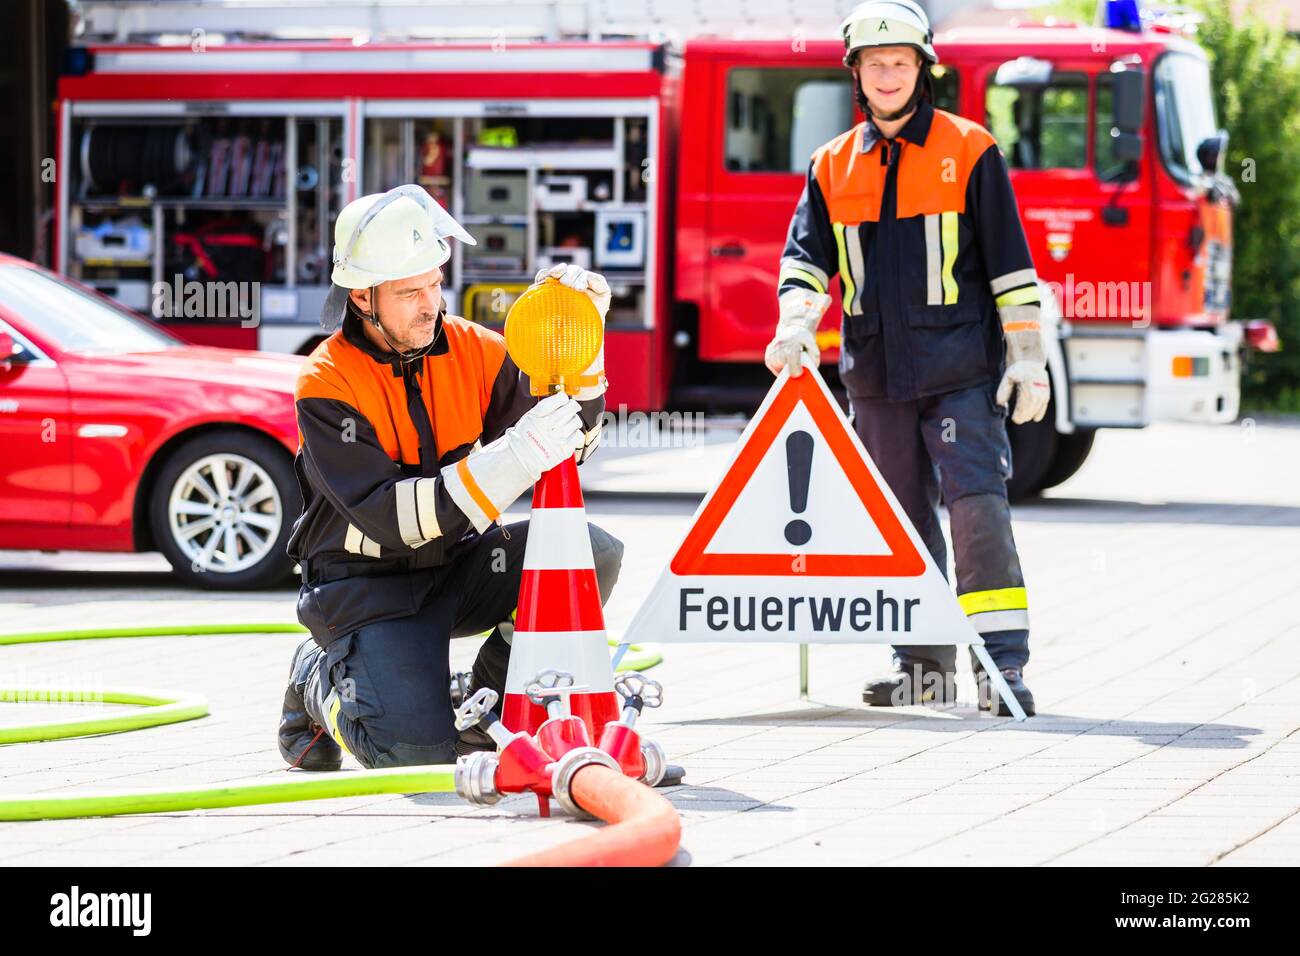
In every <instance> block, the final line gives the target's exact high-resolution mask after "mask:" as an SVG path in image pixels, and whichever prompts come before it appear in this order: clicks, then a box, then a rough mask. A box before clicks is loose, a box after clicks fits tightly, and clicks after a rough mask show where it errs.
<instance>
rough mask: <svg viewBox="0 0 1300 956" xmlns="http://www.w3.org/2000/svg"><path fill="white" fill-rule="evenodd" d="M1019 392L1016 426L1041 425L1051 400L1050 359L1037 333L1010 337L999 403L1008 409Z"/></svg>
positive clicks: (1014, 418)
mask: <svg viewBox="0 0 1300 956" xmlns="http://www.w3.org/2000/svg"><path fill="white" fill-rule="evenodd" d="M1013 387H1014V388H1015V390H1016V404H1015V407H1014V408H1013V409H1012V412H1011V420H1012V421H1013V422H1015V423H1016V424H1017V425H1023V424H1024V423H1025V422H1029V421H1034V422H1038V421H1042V420H1043V416H1044V415H1046V414H1047V402H1048V399H1050V398H1051V397H1052V389H1051V386H1050V385H1049V384H1048V382H1047V359H1046V358H1045V357H1044V355H1043V337H1042V333H1040V332H1039V331H1038V329H1032V330H1027V331H1023V332H1008V333H1007V370H1006V372H1004V373H1003V375H1002V381H1001V382H999V383H998V393H997V403H998V404H999V405H1005V404H1007V402H1008V401H1009V400H1010V398H1011V389H1012V388H1013Z"/></svg>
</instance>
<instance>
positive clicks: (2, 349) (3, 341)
mask: <svg viewBox="0 0 1300 956" xmlns="http://www.w3.org/2000/svg"><path fill="white" fill-rule="evenodd" d="M20 360H21V358H20V353H19V350H18V343H17V342H15V341H14V337H13V336H12V335H10V334H9V333H8V332H6V331H4V330H3V329H0V372H7V371H9V370H10V369H11V368H13V367H14V362H17V361H20Z"/></svg>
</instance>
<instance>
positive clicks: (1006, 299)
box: [997, 285, 1038, 308]
mask: <svg viewBox="0 0 1300 956" xmlns="http://www.w3.org/2000/svg"><path fill="white" fill-rule="evenodd" d="M1037 301H1038V286H1036V285H1027V286H1025V287H1024V288H1023V289H1012V290H1011V291H1010V292H1003V293H1002V294H1001V295H1000V296H998V297H997V305H998V308H1002V307H1003V306H1007V305H1026V304H1028V303H1030V302H1037Z"/></svg>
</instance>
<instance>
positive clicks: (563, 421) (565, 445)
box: [442, 392, 583, 531]
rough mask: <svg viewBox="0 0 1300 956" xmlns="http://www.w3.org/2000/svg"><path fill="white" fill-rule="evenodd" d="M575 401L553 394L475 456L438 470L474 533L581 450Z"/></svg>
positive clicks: (579, 423) (580, 434)
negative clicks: (540, 479)
mask: <svg viewBox="0 0 1300 956" xmlns="http://www.w3.org/2000/svg"><path fill="white" fill-rule="evenodd" d="M579 411H580V409H579V407H578V403H577V401H576V400H574V399H572V398H570V397H569V396H568V395H565V394H564V393H563V392H557V393H556V394H554V395H549V396H547V397H546V398H544V399H542V400H541V401H540V402H538V403H537V404H536V405H534V406H533V407H532V408H530V409H529V410H528V411H527V412H525V413H524V414H523V415H522V416H520V418H519V421H517V422H515V423H514V424H513V425H511V426H510V427H509V428H507V429H506V431H505V434H504V435H502V436H501V437H500V438H498V439H497V440H496V441H494V442H491V443H489V444H487V445H485V446H483V448H481V449H480V450H479V451H476V452H472V453H471V454H470V455H468V456H467V457H465V458H462V459H461V460H460V461H458V462H456V464H454V465H448V466H447V467H446V468H444V469H442V478H443V482H444V484H445V486H446V488H447V494H449V495H451V499H452V501H454V502H456V505H457V507H459V508H460V510H461V511H463V512H465V514H466V515H467V516H468V517H469V519H470V521H471V522H472V523H473V525H474V527H475V529H476V530H478V531H486V530H487V528H488V527H489V526H490V525H491V524H492V522H494V521H496V520H497V518H499V517H500V516H501V512H502V511H504V510H505V509H506V508H508V507H510V505H511V504H512V503H513V502H514V501H515V499H516V498H518V497H519V496H520V495H522V494H523V493H524V492H525V491H527V490H528V488H529V487H530V486H531V485H532V484H533V482H535V481H537V479H539V478H540V477H542V472H544V471H549V470H550V469H551V468H554V467H555V466H556V465H558V464H559V463H560V462H562V461H563V460H564V459H565V458H566V457H567V456H569V455H572V454H573V453H574V451H575V450H578V449H581V448H582V447H583V434H582V419H581V417H580V416H579Z"/></svg>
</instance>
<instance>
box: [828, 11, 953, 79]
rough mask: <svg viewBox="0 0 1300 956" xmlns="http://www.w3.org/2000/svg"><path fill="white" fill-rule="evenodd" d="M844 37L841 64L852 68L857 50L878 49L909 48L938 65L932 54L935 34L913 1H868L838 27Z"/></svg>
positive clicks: (926, 18)
mask: <svg viewBox="0 0 1300 956" xmlns="http://www.w3.org/2000/svg"><path fill="white" fill-rule="evenodd" d="M840 34H841V35H842V36H843V37H844V65H845V66H847V67H852V66H853V62H854V60H855V59H856V58H857V53H858V51H859V50H865V49H868V48H870V47H879V46H910V47H912V48H914V49H915V50H916V51H917V52H918V53H920V54H921V56H922V57H924V58H925V60H926V62H927V63H930V64H934V63H938V62H939V56H938V54H936V53H935V52H934V31H933V30H931V29H930V19H929V18H928V17H927V16H926V15H925V11H924V10H922V9H921V8H920V7H919V6H917V5H916V4H915V3H913V2H912V0H867V2H866V3H860V4H858V5H857V6H856V7H854V8H853V10H852V11H851V12H850V13H849V15H848V16H847V17H845V18H844V22H842V23H841V24H840Z"/></svg>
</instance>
